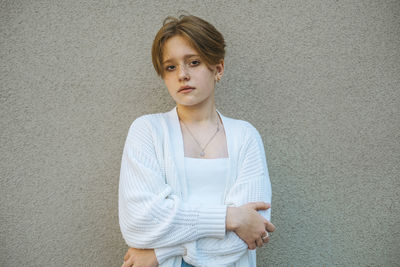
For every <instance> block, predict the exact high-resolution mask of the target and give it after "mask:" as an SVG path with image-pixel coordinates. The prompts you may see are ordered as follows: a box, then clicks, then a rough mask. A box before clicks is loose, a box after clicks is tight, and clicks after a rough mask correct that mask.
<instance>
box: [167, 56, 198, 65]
mask: <svg viewBox="0 0 400 267" xmlns="http://www.w3.org/2000/svg"><path fill="white" fill-rule="evenodd" d="M198 56H199V55H197V54H190V55H185V56H184V57H183V58H184V59H187V58H190V57H198ZM171 61H173V59H172V58H170V59H167V60H165V61H164V62H163V63H162V64H163V65H164V64H165V63H167V62H171Z"/></svg>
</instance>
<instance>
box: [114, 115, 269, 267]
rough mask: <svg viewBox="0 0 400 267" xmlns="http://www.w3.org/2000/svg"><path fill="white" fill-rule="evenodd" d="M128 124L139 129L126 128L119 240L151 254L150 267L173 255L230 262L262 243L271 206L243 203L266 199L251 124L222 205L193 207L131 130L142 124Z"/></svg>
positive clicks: (193, 260)
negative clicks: (121, 239) (168, 181)
mask: <svg viewBox="0 0 400 267" xmlns="http://www.w3.org/2000/svg"><path fill="white" fill-rule="evenodd" d="M135 123H136V124H139V125H135ZM133 126H139V127H141V128H135V127H131V129H130V133H129V134H128V138H127V141H126V143H125V147H124V152H123V158H122V164H121V176H120V187H119V190H120V191H119V211H120V213H119V215H120V226H121V232H122V234H123V236H124V239H125V241H126V242H127V244H128V245H129V246H130V247H132V248H135V249H136V252H137V253H136V254H137V255H139V254H140V255H141V256H143V255H150V256H152V257H150V258H152V259H153V262H154V264H155V265H154V266H156V265H157V261H159V263H161V262H162V261H164V260H165V259H166V258H167V257H171V256H178V255H181V256H183V257H184V258H185V260H187V261H188V262H191V263H193V264H200V262H201V263H203V264H204V263H205V262H206V261H207V260H212V261H213V262H221V263H222V262H223V263H228V262H231V263H233V262H235V261H237V260H238V259H239V258H240V257H241V256H242V255H243V254H244V253H246V252H247V249H248V248H250V249H255V247H256V246H260V244H261V245H262V241H261V235H262V234H263V232H264V231H265V229H268V231H273V230H274V226H273V225H272V224H271V223H269V222H268V221H267V220H266V219H270V210H268V211H260V212H259V213H258V212H257V210H261V209H267V208H268V206H265V205H266V204H265V203H264V204H262V203H258V204H248V203H249V202H261V201H262V202H270V200H271V185H270V181H269V176H268V170H267V166H266V160H265V153H264V147H263V143H262V140H261V137H260V136H259V134H258V132H257V130H255V128H254V127H252V126H251V125H250V126H249V127H248V129H247V132H246V134H248V135H250V136H248V138H250V142H248V144H247V146H246V147H244V148H243V155H242V156H243V157H244V158H243V161H242V162H243V164H242V166H241V167H240V169H239V173H238V177H237V179H236V181H235V183H234V184H233V186H232V187H231V188H230V191H229V193H228V195H227V197H226V202H225V204H224V205H215V206H207V207H193V206H189V205H186V204H184V203H183V202H182V201H181V200H180V199H179V198H178V196H176V195H174V194H173V192H172V189H171V187H170V186H169V185H168V184H166V183H165V182H164V179H163V177H162V174H161V171H160V168H159V166H158V164H157V162H156V161H155V155H154V148H153V146H152V144H151V143H150V142H149V140H148V139H146V137H143V136H146V135H143V134H140V135H139V134H136V129H145V128H146V126H147V125H146V124H145V123H143V122H142V121H135V122H134V124H133ZM140 210H143V212H139V211H140ZM261 215H262V216H261ZM132 250H134V249H132ZM132 250H131V251H132ZM128 252H129V251H128ZM146 252H147V254H146ZM156 254H157V258H156V260H155V261H154V258H155V255H156ZM136 258H137V259H136V261H137V260H138V257H136ZM145 258H146V257H141V259H145ZM127 266H128V265H127ZM129 266H130V265H129ZM150 266H151V265H150Z"/></svg>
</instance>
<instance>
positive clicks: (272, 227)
mask: <svg viewBox="0 0 400 267" xmlns="http://www.w3.org/2000/svg"><path fill="white" fill-rule="evenodd" d="M264 225H265V230H267V231H268V232H273V231H275V228H276V227H275V225H273V224H272V223H271V222H269V221H267V220H265V221H264Z"/></svg>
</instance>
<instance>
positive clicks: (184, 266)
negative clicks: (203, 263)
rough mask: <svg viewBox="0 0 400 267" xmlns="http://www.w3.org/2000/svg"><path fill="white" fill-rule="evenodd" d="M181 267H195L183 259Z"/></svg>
mask: <svg viewBox="0 0 400 267" xmlns="http://www.w3.org/2000/svg"><path fill="white" fill-rule="evenodd" d="M181 267H194V266H193V265H191V264H189V263H187V262H186V261H184V260H183V259H182V265H181Z"/></svg>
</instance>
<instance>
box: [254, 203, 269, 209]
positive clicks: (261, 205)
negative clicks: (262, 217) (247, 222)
mask: <svg viewBox="0 0 400 267" xmlns="http://www.w3.org/2000/svg"><path fill="white" fill-rule="evenodd" d="M252 204H253V205H252V208H253V209H255V210H267V209H269V208H270V207H271V204H269V203H266V202H253V203H252Z"/></svg>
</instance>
